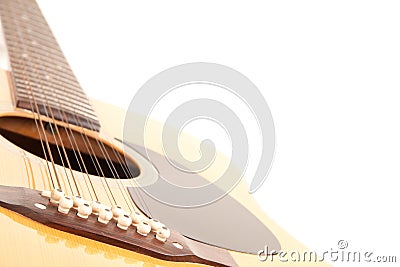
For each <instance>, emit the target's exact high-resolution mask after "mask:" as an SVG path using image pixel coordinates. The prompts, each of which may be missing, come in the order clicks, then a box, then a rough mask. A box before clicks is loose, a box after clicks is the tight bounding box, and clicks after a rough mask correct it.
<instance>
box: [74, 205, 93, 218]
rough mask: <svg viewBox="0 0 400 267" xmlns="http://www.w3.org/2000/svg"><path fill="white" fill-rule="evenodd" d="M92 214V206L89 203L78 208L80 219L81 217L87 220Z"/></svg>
mask: <svg viewBox="0 0 400 267" xmlns="http://www.w3.org/2000/svg"><path fill="white" fill-rule="evenodd" d="M91 213H92V206H90V205H89V204H88V203H83V204H82V205H80V206H79V207H78V213H77V214H76V215H78V217H81V218H83V219H87V218H88V217H89V215H90V214H91Z"/></svg>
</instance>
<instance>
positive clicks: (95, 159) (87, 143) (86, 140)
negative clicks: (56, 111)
mask: <svg viewBox="0 0 400 267" xmlns="http://www.w3.org/2000/svg"><path fill="white" fill-rule="evenodd" d="M73 95H74V94H73ZM74 112H75V113H74V114H73V115H74V117H75V120H76V121H77V122H78V124H79V126H80V127H81V131H80V134H81V136H82V140H83V142H84V144H85V146H86V148H87V150H88V151H89V155H90V157H91V160H92V162H93V165H94V166H95V167H96V165H97V166H98V169H99V171H100V173H101V175H100V173H99V174H98V176H99V177H100V178H103V179H100V180H101V182H102V184H103V185H104V184H105V187H104V189H105V191H106V193H107V190H106V188H108V190H109V192H110V195H111V199H112V201H111V199H110V198H109V200H110V204H112V202H114V204H115V205H118V202H117V200H116V198H115V196H114V194H113V192H112V190H111V187H110V184H109V183H108V181H107V179H106V176H105V173H104V171H103V168H102V166H101V164H100V162H99V159H98V157H97V156H96V152H95V150H94V148H93V146H92V142H91V141H90V140H89V137H88V136H87V135H86V133H85V128H84V127H83V124H82V122H81V120H80V119H79V116H77V115H76V110H75V109H74ZM94 139H96V138H94ZM96 140H97V139H96ZM92 155H93V156H92ZM96 169H97V168H96Z"/></svg>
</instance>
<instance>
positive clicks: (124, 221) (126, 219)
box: [117, 214, 132, 230]
mask: <svg viewBox="0 0 400 267" xmlns="http://www.w3.org/2000/svg"><path fill="white" fill-rule="evenodd" d="M131 224H132V219H131V217H130V216H129V215H127V214H124V215H121V216H119V217H118V222H117V226H118V228H120V229H122V230H128V227H129V226H130V225H131Z"/></svg>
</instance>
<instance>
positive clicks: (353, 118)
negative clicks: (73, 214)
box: [38, 0, 400, 266]
mask: <svg viewBox="0 0 400 267" xmlns="http://www.w3.org/2000/svg"><path fill="white" fill-rule="evenodd" d="M38 2H39V4H40V6H41V8H42V10H43V12H44V15H45V16H46V18H47V20H48V22H49V24H50V25H51V27H52V29H53V31H54V33H55V35H56V38H57V39H58V41H59V42H60V44H61V47H62V49H63V50H64V52H65V55H66V57H67V59H68V61H69V62H70V64H71V66H72V69H73V70H74V72H75V73H76V75H77V77H78V79H79V81H80V82H81V84H82V87H83V88H84V90H85V91H86V92H87V93H88V94H89V96H90V97H93V98H95V99H99V100H104V101H107V102H110V103H113V104H115V105H118V106H121V107H127V106H128V105H129V103H130V100H131V98H132V97H133V95H134V94H135V91H136V90H138V88H140V86H141V85H142V84H143V83H144V82H146V81H147V80H148V79H150V78H151V77H152V76H153V75H155V74H157V73H158V72H160V71H163V70H165V69H167V68H169V67H172V66H175V65H179V64H183V63H188V62H197V61H203V62H214V63H219V64H223V65H227V66H229V67H232V68H234V69H236V70H238V71H240V72H241V73H243V74H244V75H246V76H247V77H248V78H250V79H251V80H252V81H253V82H254V83H255V84H256V85H257V86H258V88H259V89H260V90H261V91H262V93H263V95H264V97H265V99H266V101H267V102H268V104H269V107H270V109H271V111H272V114H273V117H274V121H275V127H276V137H277V143H276V154H275V161H274V164H273V166H272V170H271V172H270V175H269V177H268V179H267V180H266V182H265V184H264V185H263V187H262V188H261V189H260V190H259V191H258V192H257V193H256V194H255V197H256V198H257V199H258V201H259V202H260V204H261V205H262V207H263V208H264V210H265V211H266V213H267V214H268V215H269V216H271V217H272V218H273V219H274V220H276V222H277V223H278V224H279V225H281V226H282V227H283V228H284V229H286V230H287V231H288V232H290V233H291V234H292V235H293V236H295V237H296V238H297V239H298V240H300V241H301V242H303V243H304V244H306V245H307V246H308V247H310V248H311V249H314V250H316V251H324V250H330V249H331V248H334V249H336V248H337V245H336V244H337V241H338V240H340V239H344V240H347V241H348V242H349V249H351V250H353V251H357V250H361V251H366V250H369V251H373V252H375V254H376V255H397V259H398V261H400V253H399V252H398V249H397V248H398V240H399V238H400V234H399V232H400V231H399V229H398V227H399V225H400V220H399V216H398V214H399V209H398V204H399V203H400V201H399V198H400V197H399V180H400V164H399V163H400V75H399V73H400V16H399V14H400V4H399V2H398V1H274V2H267V1H258V2H253V1H240V2H239V1H208V0H203V1H122V0H119V1H94V0H92V1H89V0H85V1H79V0H73V1H71V0H70V1H54V0H53V1H51V0H38ZM171 105H172V104H171ZM232 108H234V107H232ZM237 112H238V114H242V115H243V114H244V115H243V116H245V114H246V112H245V111H243V109H240V108H238V110H237ZM250 126H251V125H250ZM250 126H249V127H248V129H249V130H250V133H249V136H250V137H251V136H252V137H254V138H250V140H251V141H252V142H253V143H252V144H250V147H251V148H252V153H253V154H252V164H253V165H254V164H255V163H257V162H256V161H257V155H259V154H257V153H259V152H257V151H254V149H253V148H254V147H255V148H257V146H259V145H260V143H259V138H257V131H255V130H254V129H253V128H252V127H250ZM193 129H196V126H192V130H193ZM194 132H196V131H194ZM197 132H198V131H197ZM199 137H201V138H202V137H203V136H201V135H200V136H199ZM215 137H217V139H219V141H218V140H217V143H218V142H221V146H222V148H221V149H223V150H224V149H225V148H226V143H224V136H223V133H222V138H221V133H218V132H215ZM254 142H255V144H254ZM257 142H258V143H257ZM224 147H225V148H224ZM228 152H229V151H228ZM228 154H229V153H228ZM255 166H256V165H255ZM253 168H254V166H253ZM249 171H251V170H249ZM335 265H337V266H339V264H335ZM346 265H350V264H343V266H346ZM384 265H385V266H394V264H384ZM384 265H382V264H381V265H377V266H384ZM368 266H373V264H368Z"/></svg>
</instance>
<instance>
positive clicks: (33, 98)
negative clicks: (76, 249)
mask: <svg viewBox="0 0 400 267" xmlns="http://www.w3.org/2000/svg"><path fill="white" fill-rule="evenodd" d="M15 25H16V28H17V30H19V25H18V22H16V23H15ZM17 32H18V33H19V31H17ZM19 39H20V41H21V38H20V36H19ZM21 43H24V42H21ZM24 49H25V50H26V47H24ZM24 75H25V76H26V77H29V76H28V75H26V69H25V64H24ZM36 76H37V77H39V76H38V75H37V74H36ZM28 86H29V89H30V94H31V98H32V100H33V101H34V103H35V106H36V111H37V114H38V118H39V120H40V124H41V126H42V129H43V134H44V137H45V138H46V145H47V148H48V150H49V155H50V158H51V161H52V165H53V169H54V174H55V175H56V177H57V178H58V175H57V170H56V169H55V167H54V160H53V158H52V153H51V150H50V149H49V145H48V140H47V136H46V133H45V130H44V127H43V123H42V121H41V114H40V108H39V107H38V105H37V102H36V99H35V96H34V93H33V90H32V88H31V86H30V79H28ZM42 91H43V90H42ZM46 100H47V99H46ZM47 103H48V101H47ZM31 107H32V110H33V111H35V109H34V108H33V104H32V102H31ZM44 108H45V107H44ZM46 113H47V112H46ZM47 117H49V116H48V113H47ZM34 118H35V124H36V128H37V130H38V133H39V137H40V140H41V145H42V148H43V151H44V156H45V160H46V162H47V165H48V162H49V161H48V159H47V153H46V151H45V149H44V146H43V139H42V137H41V134H40V130H39V127H38V124H37V119H36V115H34ZM53 120H54V118H53ZM50 126H51V125H50ZM52 131H53V130H52ZM53 135H54V131H53ZM54 139H55V141H56V138H54ZM56 142H57V141H56ZM60 158H61V159H62V156H61V155H60ZM64 169H65V166H64ZM48 170H49V173H50V176H52V175H51V170H50V167H48ZM66 176H67V177H68V175H66ZM57 181H58V186H59V188H61V183H60V181H59V179H57ZM52 185H53V188H55V185H54V182H53V180H52ZM71 192H72V188H71Z"/></svg>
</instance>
